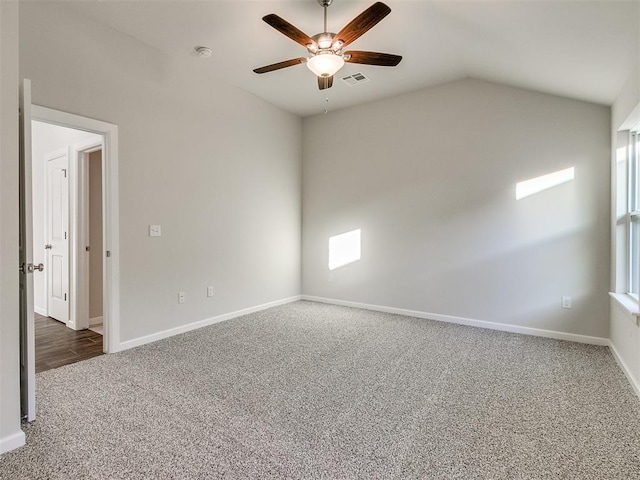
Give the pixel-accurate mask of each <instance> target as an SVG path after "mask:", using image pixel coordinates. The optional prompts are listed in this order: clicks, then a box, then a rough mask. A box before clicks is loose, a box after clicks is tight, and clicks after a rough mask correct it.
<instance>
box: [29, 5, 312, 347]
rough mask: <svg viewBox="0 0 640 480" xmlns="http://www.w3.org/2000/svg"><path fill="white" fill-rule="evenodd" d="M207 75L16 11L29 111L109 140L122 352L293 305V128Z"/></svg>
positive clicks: (91, 30) (109, 35)
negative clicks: (153, 228)
mask: <svg viewBox="0 0 640 480" xmlns="http://www.w3.org/2000/svg"><path fill="white" fill-rule="evenodd" d="M209 66H210V65H209V64H206V67H205V64H203V62H202V59H198V58H194V57H192V56H190V55H189V52H185V56H184V58H183V59H172V58H169V57H168V56H166V55H164V54H162V53H160V52H158V51H156V50H154V49H152V48H150V47H149V46H147V45H145V44H142V43H140V42H138V41H136V40H134V39H132V38H131V37H129V36H126V35H123V34H121V33H119V32H117V31H115V30H112V29H109V28H107V27H104V26H101V25H98V24H95V23H93V22H91V21H89V20H86V19H81V18H77V17H74V16H73V14H72V13H69V12H67V10H66V9H65V7H64V5H63V4H60V3H57V4H53V3H48V2H42V3H37V2H27V3H25V4H21V5H20V68H21V70H20V74H21V75H22V76H24V77H27V78H30V79H31V80H32V83H33V101H34V103H35V104H38V105H43V106H46V107H51V108H55V109H59V110H63V111H67V112H71V113H75V114H79V115H83V116H87V117H90V118H96V119H99V120H103V121H107V122H110V123H114V124H116V125H118V127H119V188H120V197H119V200H120V250H121V251H120V308H121V311H120V331H121V341H127V340H132V339H136V338H139V337H141V336H144V335H148V334H153V333H157V332H161V331H164V330H167V329H171V328H174V327H179V326H182V325H186V324H189V323H192V322H196V321H200V320H204V319H207V318H211V317H214V316H217V315H222V314H225V313H230V312H234V311H237V310H240V309H243V308H248V307H253V306H257V305H261V304H264V303H268V302H272V301H276V300H280V299H283V298H287V297H290V296H294V295H298V294H300V291H301V288H300V243H301V242H300V231H301V226H300V222H301V213H300V209H301V207H300V197H301V194H300V188H301V185H300V184H301V165H300V158H301V131H302V122H301V120H300V119H299V118H297V117H295V116H293V115H291V114H288V113H285V112H283V111H282V110H280V109H278V108H276V107H274V106H272V105H269V104H268V103H266V102H264V101H262V100H260V99H258V98H257V97H255V96H253V95H250V94H248V93H246V92H244V91H242V90H239V89H236V88H233V87H230V86H227V85H225V84H222V83H220V82H219V81H217V80H215V79H214V78H212V76H211V75H210V74H209V73H208V68H209ZM150 224H161V225H162V237H160V238H150V237H149V236H148V227H149V225H150ZM207 285H213V286H214V288H215V297H214V298H207V297H206V287H207ZM179 291H184V292H186V303H185V304H183V305H179V304H178V301H177V300H178V292H179Z"/></svg>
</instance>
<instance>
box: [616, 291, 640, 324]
mask: <svg viewBox="0 0 640 480" xmlns="http://www.w3.org/2000/svg"><path fill="white" fill-rule="evenodd" d="M609 296H610V297H611V298H612V299H613V300H614V302H613V303H614V305H616V306H617V307H618V308H620V310H622V311H623V312H624V313H625V317H627V318H628V319H629V320H631V321H632V322H633V323H635V324H636V326H640V306H639V305H638V301H637V300H636V299H634V298H632V297H631V296H630V295H629V294H626V293H614V292H609Z"/></svg>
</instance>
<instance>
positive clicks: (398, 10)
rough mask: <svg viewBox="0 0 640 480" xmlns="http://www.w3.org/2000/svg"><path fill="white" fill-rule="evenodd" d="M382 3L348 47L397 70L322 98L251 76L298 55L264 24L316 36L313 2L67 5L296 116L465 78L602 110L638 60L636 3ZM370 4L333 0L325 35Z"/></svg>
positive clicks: (301, 75)
mask: <svg viewBox="0 0 640 480" xmlns="http://www.w3.org/2000/svg"><path fill="white" fill-rule="evenodd" d="M384 1H385V3H387V4H388V5H389V6H390V7H391V9H392V12H391V14H390V15H389V16H387V17H386V18H385V19H383V20H382V21H381V22H380V23H379V24H378V25H377V26H375V27H374V28H373V29H372V30H370V31H369V32H367V33H366V34H365V35H363V36H362V37H360V38H359V39H358V40H356V41H355V42H354V43H352V44H351V45H350V47H349V48H350V49H353V50H369V51H379V52H388V53H394V54H399V55H402V56H403V60H402V62H401V63H400V65H398V66H397V67H395V68H388V67H376V66H367V65H357V64H347V65H345V67H344V68H343V69H342V70H341V71H340V72H339V73H338V75H337V76H336V81H335V83H334V86H333V87H332V88H331V89H329V90H324V91H319V90H318V87H317V82H316V80H315V77H314V76H313V74H312V73H311V72H310V71H309V70H308V69H307V68H306V67H305V66H304V65H297V66H294V67H290V68H286V69H283V70H278V71H275V72H271V73H267V74H263V75H257V74H255V73H253V71H252V70H253V69H254V68H256V67H260V66H263V65H267V64H271V63H275V62H278V61H281V60H287V59H291V58H296V57H300V56H304V55H305V54H306V50H305V49H304V48H303V47H302V46H300V45H298V44H296V43H295V42H293V41H292V40H290V39H288V38H287V37H285V36H284V35H282V34H281V33H279V32H277V31H276V30H274V29H273V28H271V27H270V26H269V25H267V24H266V23H264V22H263V21H262V20H261V18H262V17H263V16H264V15H266V14H268V13H276V14H277V15H279V16H280V17H282V18H284V19H286V20H287V21H289V22H290V23H292V24H293V25H295V26H296V27H298V28H299V29H301V30H302V31H304V32H305V33H307V34H308V35H314V34H316V33H319V32H321V31H322V30H323V28H322V27H323V12H322V8H321V7H320V5H319V4H318V3H317V1H316V0H279V1H255V0H209V1H190V0H167V1H157V0H156V1H151V0H139V1H117V0H102V1H97V0H90V1H83V2H65V4H64V6H63V8H68V9H71V10H73V11H75V12H76V13H78V14H80V15H82V16H86V17H90V18H92V19H93V20H95V21H97V22H100V23H103V24H105V25H107V26H109V27H112V28H114V29H116V30H119V31H121V32H124V33H125V34H127V35H130V36H132V37H134V38H136V39H138V40H140V41H142V42H144V43H146V44H148V45H150V46H152V47H154V48H156V49H158V50H160V51H161V52H163V53H165V54H167V55H170V56H172V57H184V58H185V59H187V61H193V62H206V67H205V68H207V69H210V71H211V74H212V75H214V76H215V77H216V78H219V79H220V80H222V81H224V82H227V83H229V84H232V85H234V86H237V87H239V88H242V89H244V90H247V91H249V92H251V93H253V94H255V95H257V96H259V97H261V98H263V99H265V100H266V101H268V102H270V103H272V104H274V105H277V106H279V107H281V108H283V109H285V110H288V111H290V112H292V113H294V114H296V115H300V116H303V117H304V116H308V115H313V114H316V113H321V112H322V111H323V110H324V109H325V108H326V107H327V106H328V107H329V108H330V109H332V110H335V109H338V108H343V107H347V106H351V105H356V104H360V103H364V102H368V101H371V100H375V99H380V98H384V97H390V96H395V95H400V94H402V93H405V92H409V91H413V90H418V89H421V88H424V87H428V86H432V85H437V84H441V83H445V82H449V81H452V80H457V79H461V78H467V77H473V78H478V79H485V80H489V81H495V82H499V83H504V84H508V85H513V86H517V87H522V88H527V89H532V90H538V91H542V92H547V93H551V94H557V95H562V96H566V97H570V98H576V99H580V100H586V101H589V102H595V103H600V104H605V105H610V104H612V103H613V102H614V100H615V98H616V96H617V94H618V92H619V91H620V89H621V87H622V86H623V84H624V82H625V81H626V80H627V78H628V76H629V74H630V72H631V68H632V65H633V62H637V61H638V52H639V44H640V8H639V3H638V2H634V1H608V0H607V1H564V0H555V1H550V0H545V1H536V0H504V1H494V0H473V1H462V0H434V1H418V0H413V1H408V0H384ZM372 3H374V2H373V0H369V1H367V0H358V1H353V0H334V2H333V4H332V5H331V6H330V7H329V10H328V29H329V31H333V32H337V31H339V30H340V29H341V28H342V27H343V26H344V25H346V24H347V23H348V22H349V21H350V20H351V19H353V18H354V17H355V16H356V15H358V14H359V13H360V12H362V11H363V10H365V9H366V8H367V7H369V6H370V5H371V4H372ZM197 45H204V46H208V47H210V48H211V49H212V50H213V56H212V57H211V58H208V59H205V58H199V57H196V56H195V55H193V48H194V47H195V46H197ZM357 72H362V73H364V74H365V75H366V76H367V77H368V78H369V79H370V81H369V82H366V83H362V84H359V85H355V86H349V85H347V84H346V83H344V82H343V81H341V80H340V79H339V77H341V76H345V75H349V74H353V73H357Z"/></svg>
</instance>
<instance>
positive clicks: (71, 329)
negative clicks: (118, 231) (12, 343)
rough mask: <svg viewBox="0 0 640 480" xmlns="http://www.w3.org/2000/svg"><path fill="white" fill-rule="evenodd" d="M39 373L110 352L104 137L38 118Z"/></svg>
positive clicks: (36, 287)
mask: <svg viewBox="0 0 640 480" xmlns="http://www.w3.org/2000/svg"><path fill="white" fill-rule="evenodd" d="M31 132H32V137H31V138H32V192H33V193H32V198H33V216H32V218H33V260H34V262H33V263H34V265H42V266H43V268H36V269H35V270H34V295H33V299H34V301H33V303H34V304H33V308H34V312H35V370H36V372H41V371H44V370H48V369H50V368H56V367H59V366H62V365H67V364H69V363H75V362H77V361H80V360H85V359H88V358H92V357H94V356H97V355H100V354H102V353H103V351H104V342H103V333H104V325H103V323H104V315H103V300H104V298H103V291H104V283H105V282H104V268H103V261H104V254H103V252H104V248H103V245H104V241H103V232H104V227H103V224H104V215H103V205H104V201H103V186H102V185H103V170H104V164H103V155H102V152H103V149H104V137H103V136H102V135H99V134H96V133H92V132H87V131H83V130H79V129H76V128H70V127H64V126H60V125H58V124H54V123H46V122H42V121H38V120H33V121H32V124H31Z"/></svg>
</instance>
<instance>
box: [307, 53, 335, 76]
mask: <svg viewBox="0 0 640 480" xmlns="http://www.w3.org/2000/svg"><path fill="white" fill-rule="evenodd" d="M343 66H344V58H342V55H336V54H335V53H333V52H320V53H318V54H317V55H314V56H313V57H311V58H310V59H309V60H307V67H309V70H311V71H312V72H313V73H315V74H316V75H317V76H318V77H332V76H333V75H335V74H336V72H337V71H338V70H340V69H341V68H342V67H343Z"/></svg>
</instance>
